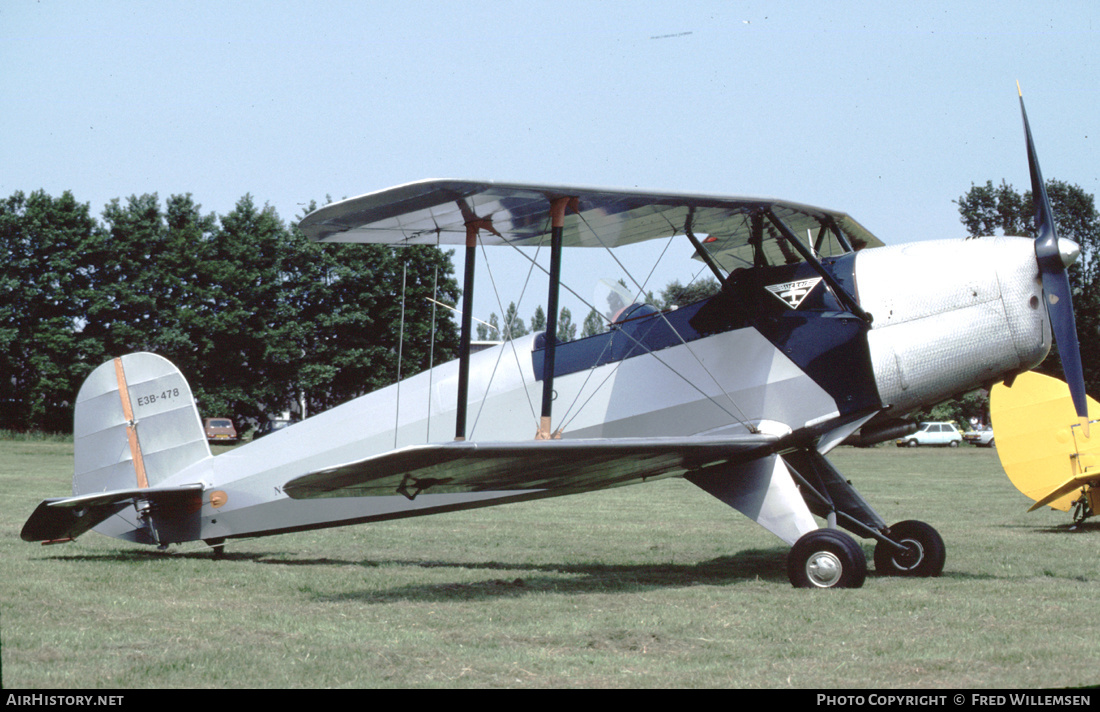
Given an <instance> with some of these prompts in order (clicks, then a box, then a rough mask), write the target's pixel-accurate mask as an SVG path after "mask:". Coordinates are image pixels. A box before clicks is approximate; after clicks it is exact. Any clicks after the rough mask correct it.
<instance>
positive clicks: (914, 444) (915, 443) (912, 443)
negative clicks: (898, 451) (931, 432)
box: [909, 440, 917, 447]
mask: <svg viewBox="0 0 1100 712" xmlns="http://www.w3.org/2000/svg"><path fill="white" fill-rule="evenodd" d="M916 446H917V441H916V440H910V441H909V447H916Z"/></svg>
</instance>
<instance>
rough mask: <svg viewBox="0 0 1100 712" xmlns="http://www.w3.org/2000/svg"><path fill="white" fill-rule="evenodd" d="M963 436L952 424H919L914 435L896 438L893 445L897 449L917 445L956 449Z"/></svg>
mask: <svg viewBox="0 0 1100 712" xmlns="http://www.w3.org/2000/svg"><path fill="white" fill-rule="evenodd" d="M962 441H963V436H962V433H960V432H959V429H958V428H956V427H955V424H954V423H921V424H920V428H919V429H918V430H917V432H915V433H911V434H909V435H906V436H905V437H904V438H898V439H897V440H895V441H894V444H895V445H897V446H898V447H916V446H918V445H945V446H947V447H958V446H959V445H960V444H962Z"/></svg>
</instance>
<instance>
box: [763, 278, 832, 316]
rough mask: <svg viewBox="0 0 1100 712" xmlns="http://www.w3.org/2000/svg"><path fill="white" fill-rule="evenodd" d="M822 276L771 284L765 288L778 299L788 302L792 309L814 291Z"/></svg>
mask: <svg viewBox="0 0 1100 712" xmlns="http://www.w3.org/2000/svg"><path fill="white" fill-rule="evenodd" d="M820 281H821V277H814V278H813V279H797V280H795V281H793V282H782V283H780V284H769V285H767V286H766V287H764V289H767V290H768V291H769V292H771V293H772V294H774V295H775V297H776V299H778V300H779V301H781V302H783V303H784V304H786V305H787V306H788V307H790V308H791V309H797V308H798V305H799V304H801V303H802V300H803V299H805V298H806V295H807V294H809V293H810V292H812V291H813V289H814V287H816V286H817V283H818V282H820Z"/></svg>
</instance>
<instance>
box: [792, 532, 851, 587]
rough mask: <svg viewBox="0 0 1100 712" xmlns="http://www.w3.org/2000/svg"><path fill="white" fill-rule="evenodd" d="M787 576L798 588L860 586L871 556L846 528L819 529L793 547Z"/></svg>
mask: <svg viewBox="0 0 1100 712" xmlns="http://www.w3.org/2000/svg"><path fill="white" fill-rule="evenodd" d="M787 576H788V578H790V580H791V585H792V586H794V587H795V588H859V587H860V586H862V585H863V581H864V580H865V579H866V578H867V557H866V556H865V555H864V553H863V549H862V548H860V546H859V544H857V543H856V540H855V539H853V538H852V537H850V536H848V535H847V534H845V533H844V532H842V531H839V530H837V529H815V530H814V531H812V532H810V533H808V534H804V535H803V536H802V537H801V538H799V540H798V541H796V542H795V544H794V546H792V547H791V551H790V553H788V554H787Z"/></svg>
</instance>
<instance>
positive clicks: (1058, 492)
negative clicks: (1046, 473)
mask: <svg viewBox="0 0 1100 712" xmlns="http://www.w3.org/2000/svg"><path fill="white" fill-rule="evenodd" d="M1096 478H1097V475H1096V474H1095V473H1092V474H1088V473H1086V474H1083V475H1078V476H1077V477H1071V478H1070V479H1068V480H1067V481H1066V482H1064V483H1063V484H1062V485H1061V486H1059V487H1055V488H1054V489H1053V490H1052V491H1051V493H1050V494H1048V495H1047V496H1046V497H1043V498H1042V499H1037V500H1035V504H1033V505H1031V506H1030V507H1028V508H1027V511H1029V512H1034V511H1035V510H1036V509H1039V508H1040V507H1045V506H1046V505H1048V504H1050V503H1051V502H1054V501H1056V500H1058V499H1061V498H1062V497H1065V496H1066V495H1067V494H1071V493H1073V492H1075V491H1076V490H1079V489H1081V488H1082V487H1084V486H1085V485H1086V484H1088V482H1089V480H1095V479H1096Z"/></svg>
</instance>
